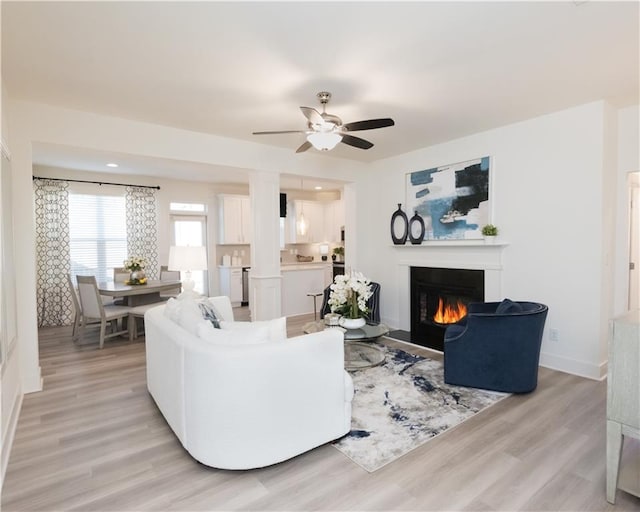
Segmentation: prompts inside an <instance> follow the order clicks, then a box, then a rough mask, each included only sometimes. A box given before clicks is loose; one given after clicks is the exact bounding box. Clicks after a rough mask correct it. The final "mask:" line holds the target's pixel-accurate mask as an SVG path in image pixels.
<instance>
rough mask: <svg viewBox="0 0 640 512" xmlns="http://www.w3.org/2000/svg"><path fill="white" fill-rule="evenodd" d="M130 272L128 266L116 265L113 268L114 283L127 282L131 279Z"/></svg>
mask: <svg viewBox="0 0 640 512" xmlns="http://www.w3.org/2000/svg"><path fill="white" fill-rule="evenodd" d="M130 275H131V272H129V271H128V270H127V269H126V268H122V267H115V268H114V269H113V282H114V283H126V282H127V281H128V280H129V276H130Z"/></svg>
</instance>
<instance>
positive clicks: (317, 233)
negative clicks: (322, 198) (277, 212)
mask: <svg viewBox="0 0 640 512" xmlns="http://www.w3.org/2000/svg"><path fill="white" fill-rule="evenodd" d="M292 210H293V211H292V212H291V213H292V215H291V222H290V224H289V240H286V238H285V241H286V242H288V243H292V244H314V243H321V242H324V208H323V204H322V203H320V202H318V201H301V200H296V201H293V208H292ZM301 215H303V216H304V219H305V221H306V223H307V232H306V233H305V234H304V235H301V234H300V233H298V229H297V228H298V222H299V221H300V216H301Z"/></svg>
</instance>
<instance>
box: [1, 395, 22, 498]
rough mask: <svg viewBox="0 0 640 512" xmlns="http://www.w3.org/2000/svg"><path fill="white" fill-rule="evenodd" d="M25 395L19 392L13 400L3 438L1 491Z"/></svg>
mask: <svg viewBox="0 0 640 512" xmlns="http://www.w3.org/2000/svg"><path fill="white" fill-rule="evenodd" d="M23 397H24V395H23V394H22V393H20V394H18V396H17V397H16V399H15V401H14V402H13V407H12V408H11V416H10V418H9V421H8V422H7V432H6V433H5V435H4V438H3V439H2V461H1V462H0V463H1V464H2V467H1V468H0V471H1V475H0V491H1V490H2V486H3V484H4V476H5V474H6V472H7V466H8V465H9V455H10V454H11V447H12V446H13V438H14V437H15V434H16V429H17V428H18V418H19V417H20V410H21V409H22V398H23Z"/></svg>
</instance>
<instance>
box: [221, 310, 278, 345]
mask: <svg viewBox="0 0 640 512" xmlns="http://www.w3.org/2000/svg"><path fill="white" fill-rule="evenodd" d="M262 327H266V328H267V329H268V331H269V341H283V340H286V339H287V317H286V316H283V317H280V318H274V319H273V320H262V321H256V322H225V321H222V322H220V328H221V329H222V330H230V331H231V330H234V331H245V330H249V329H258V328H262Z"/></svg>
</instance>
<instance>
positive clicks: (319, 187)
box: [313, 185, 322, 190]
mask: <svg viewBox="0 0 640 512" xmlns="http://www.w3.org/2000/svg"><path fill="white" fill-rule="evenodd" d="M313 188H315V189H316V190H322V187H321V186H320V185H316V186H315V187H313Z"/></svg>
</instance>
